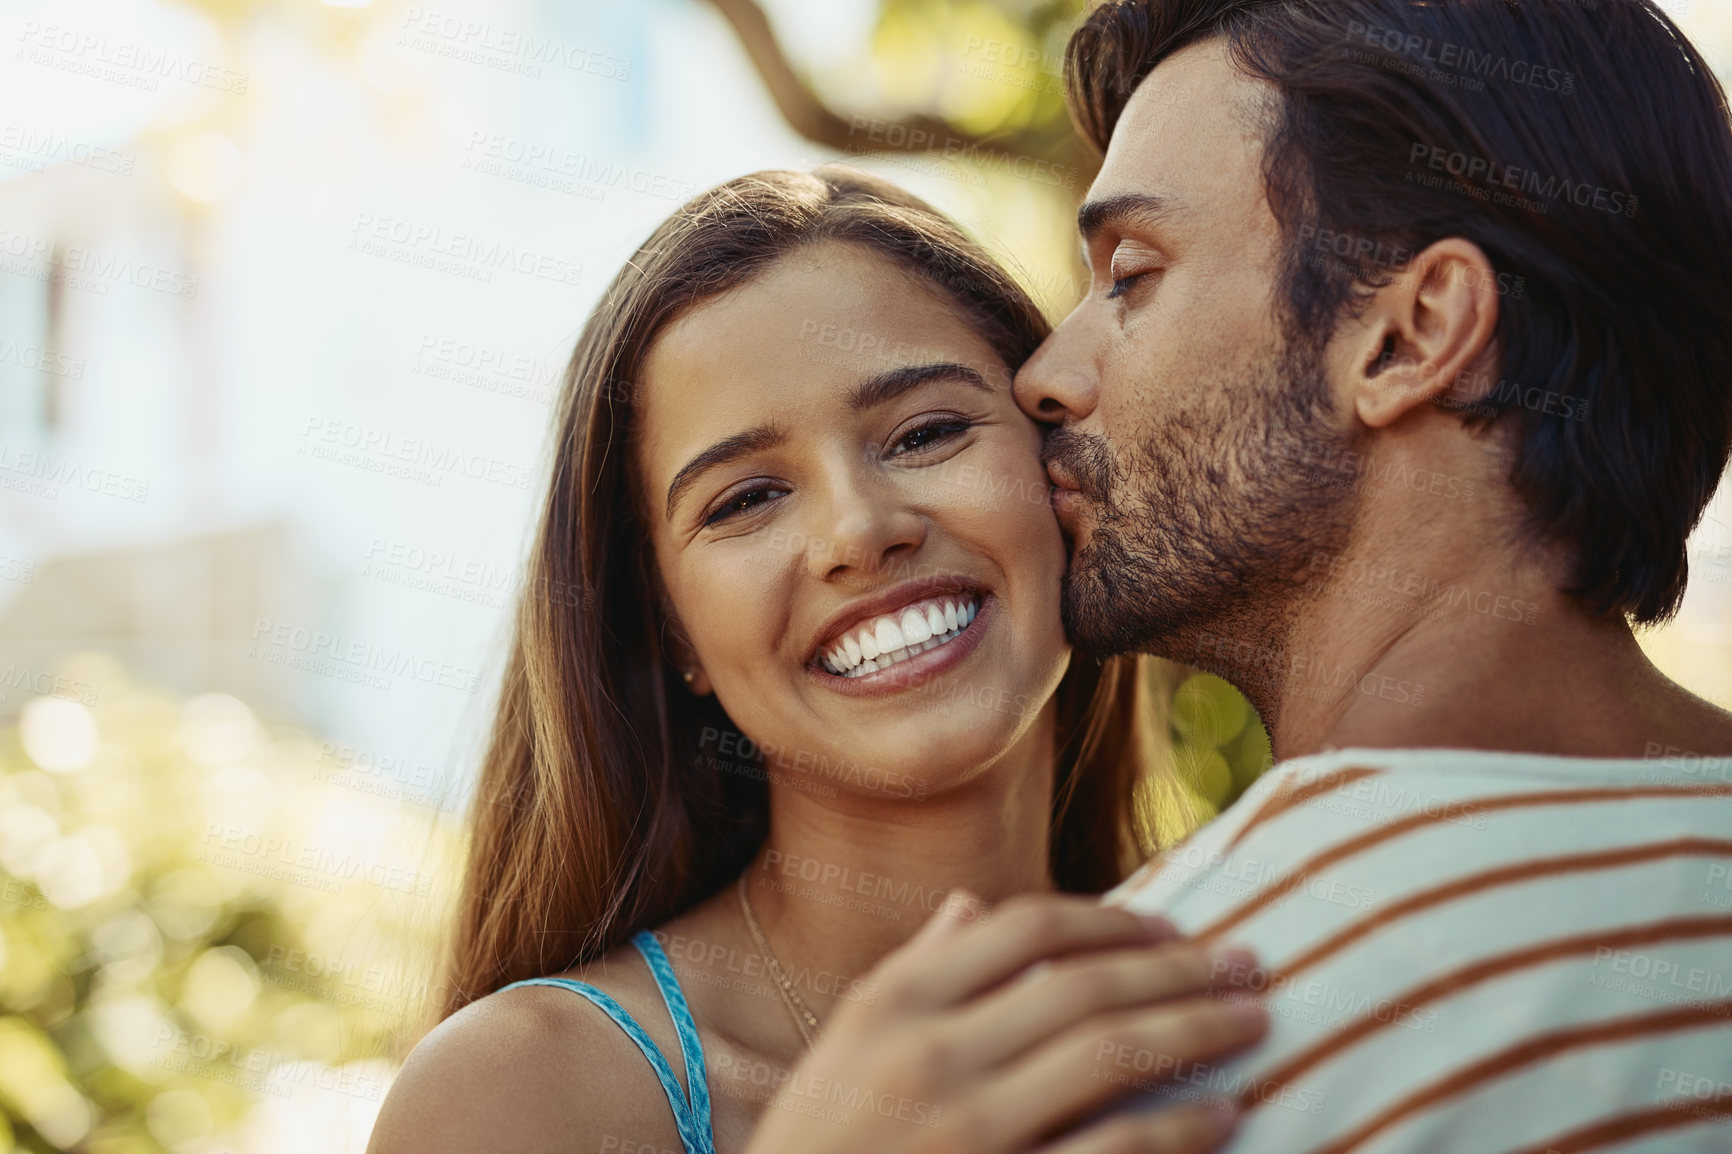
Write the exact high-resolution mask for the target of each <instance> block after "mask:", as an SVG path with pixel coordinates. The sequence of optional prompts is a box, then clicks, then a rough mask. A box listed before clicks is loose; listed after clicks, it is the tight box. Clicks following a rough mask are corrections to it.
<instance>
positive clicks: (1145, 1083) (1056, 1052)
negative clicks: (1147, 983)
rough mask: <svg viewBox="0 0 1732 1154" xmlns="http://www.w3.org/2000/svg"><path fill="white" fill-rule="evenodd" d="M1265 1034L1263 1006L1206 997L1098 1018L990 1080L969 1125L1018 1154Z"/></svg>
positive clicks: (990, 1144) (971, 1109) (989, 1144)
mask: <svg viewBox="0 0 1732 1154" xmlns="http://www.w3.org/2000/svg"><path fill="white" fill-rule="evenodd" d="M1267 1029H1268V1017H1267V1014H1266V1012H1265V1011H1264V1010H1263V1008H1262V1006H1261V1004H1259V1003H1256V1002H1227V1001H1223V1000H1221V999H1219V998H1209V997H1200V998H1188V999H1185V1000H1184V1001H1179V1002H1170V1003H1167V1004H1165V1005H1163V1006H1160V1007H1159V1008H1156V1009H1152V1010H1139V1011H1134V1012H1130V1013H1122V1012H1121V1013H1118V1014H1108V1015H1102V1016H1100V1017H1097V1018H1093V1019H1090V1020H1088V1021H1085V1022H1081V1023H1079V1024H1077V1025H1076V1026H1074V1027H1072V1028H1071V1029H1070V1030H1068V1031H1066V1032H1065V1034H1063V1035H1061V1036H1060V1037H1058V1038H1055V1039H1053V1040H1052V1041H1051V1042H1049V1043H1048V1044H1046V1045H1044V1046H1039V1047H1036V1048H1035V1049H1034V1050H1033V1051H1032V1052H1031V1053H1030V1054H1029V1055H1028V1056H1026V1057H1024V1058H1022V1059H1021V1060H1020V1061H1018V1062H1015V1063H1013V1064H1012V1065H1011V1066H1010V1067H1009V1068H1007V1069H1006V1070H1005V1071H1003V1073H1002V1074H1000V1075H998V1076H995V1077H993V1078H992V1079H991V1080H990V1082H988V1083H987V1084H986V1085H984V1086H983V1087H982V1089H981V1091H980V1092H979V1093H978V1094H976V1095H974V1096H973V1097H972V1098H971V1099H970V1101H969V1103H968V1106H967V1107H966V1109H967V1110H968V1116H969V1117H970V1119H971V1121H973V1122H974V1123H975V1124H978V1125H982V1126H985V1127H988V1128H989V1131H990V1135H989V1138H990V1140H988V1141H986V1142H984V1143H982V1145H983V1146H984V1147H985V1148H987V1149H994V1150H997V1149H1016V1148H1019V1144H1026V1143H1029V1142H1032V1141H1034V1140H1036V1139H1037V1138H1039V1137H1040V1136H1041V1135H1043V1134H1050V1133H1052V1132H1053V1131H1054V1130H1055V1129H1057V1128H1059V1127H1062V1126H1066V1125H1074V1124H1075V1123H1077V1122H1078V1121H1080V1120H1082V1119H1084V1118H1086V1117H1088V1116H1089V1115H1090V1114H1092V1113H1094V1112H1095V1111H1096V1110H1099V1109H1100V1108H1101V1107H1103V1106H1105V1105H1107V1104H1109V1103H1111V1102H1113V1101H1116V1100H1118V1099H1120V1098H1124V1097H1127V1096H1134V1095H1136V1094H1140V1093H1143V1092H1145V1091H1147V1090H1151V1089H1153V1088H1154V1087H1156V1086H1158V1085H1159V1084H1160V1083H1162V1082H1164V1081H1166V1080H1167V1079H1169V1078H1172V1077H1173V1076H1175V1075H1188V1074H1189V1073H1191V1072H1193V1071H1194V1070H1195V1067H1196V1064H1197V1063H1199V1062H1205V1061H1214V1060H1218V1059H1221V1058H1224V1057H1226V1056H1228V1055H1230V1054H1232V1053H1234V1052H1236V1051H1238V1050H1241V1049H1243V1048H1244V1047H1246V1046H1249V1045H1251V1044H1252V1043H1253V1042H1256V1041H1257V1040H1258V1039H1259V1038H1261V1037H1262V1036H1263V1034H1264V1032H1265V1031H1266V1030H1267Z"/></svg>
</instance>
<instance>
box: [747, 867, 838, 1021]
mask: <svg viewBox="0 0 1732 1154" xmlns="http://www.w3.org/2000/svg"><path fill="white" fill-rule="evenodd" d="M739 890H740V912H741V913H743V914H745V915H746V928H747V929H748V930H750V931H752V940H753V941H754V942H756V943H757V944H758V952H759V953H761V954H763V955H764V961H765V962H766V963H767V964H768V965H769V967H770V975H771V976H772V977H774V978H775V979H776V990H777V992H778V993H780V994H781V995H782V1004H783V1005H784V1006H786V1007H788V1013H789V1014H790V1015H791V1016H792V1017H793V1019H794V1028H795V1029H797V1030H799V1031H800V1037H801V1038H802V1039H804V1040H805V1043H806V1049H808V1050H810V1049H811V1048H812V1047H813V1046H814V1045H815V1044H816V1039H817V1037H819V1036H822V1034H823V1033H824V1028H823V1027H822V1026H821V1025H819V1024H818V1015H817V1014H814V1013H813V1012H812V1007H810V1006H808V1005H807V1004H806V999H804V998H802V997H801V996H800V993H799V991H798V990H796V989H794V983H793V981H792V980H791V979H790V978H789V977H788V973H787V971H786V970H784V969H782V963H780V962H778V961H777V960H776V955H775V952H774V951H773V950H771V949H770V942H769V939H768V938H766V937H764V928H763V927H762V926H760V925H759V924H758V919H757V917H755V916H754V915H753V913H752V899H751V898H749V897H747V896H746V875H745V874H741V875H740V886H739Z"/></svg>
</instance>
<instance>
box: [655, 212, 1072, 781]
mask: <svg viewBox="0 0 1732 1154" xmlns="http://www.w3.org/2000/svg"><path fill="white" fill-rule="evenodd" d="M641 385H642V389H641V393H640V396H641V400H640V405H641V407H640V410H639V413H640V417H639V420H640V425H639V434H640V435H639V445H638V467H639V468H640V469H641V470H642V476H643V479H644V481H645V483H646V489H645V491H646V493H647V494H648V497H647V503H648V505H649V507H650V509H651V515H650V521H651V524H652V526H653V528H652V532H651V535H652V538H653V546H654V549H655V559H656V562H657V564H658V565H659V566H660V569H661V573H662V576H663V580H664V581H665V583H666V586H667V590H668V593H669V595H670V597H671V599H672V603H673V608H674V611H675V612H676V613H677V614H678V617H679V620H680V623H681V624H682V626H683V627H684V631H685V634H686V637H687V638H688V639H689V640H690V642H691V645H692V651H693V656H694V657H695V664H696V667H697V669H698V671H699V675H698V677H697V678H696V679H695V680H694V683H693V684H694V688H695V689H697V690H699V691H703V690H704V689H706V688H710V689H713V691H714V692H715V694H716V696H717V698H718V699H719V700H720V701H721V704H722V706H723V707H724V708H725V709H726V710H727V711H728V715H729V716H730V717H731V718H732V719H733V720H734V722H735V723H736V724H737V725H739V727H740V729H741V731H742V732H743V733H744V734H745V735H746V736H748V737H749V738H750V739H751V740H752V741H753V742H754V743H756V744H758V745H761V746H764V747H765V748H766V751H767V754H768V755H769V757H770V763H769V766H768V768H769V769H770V770H771V771H772V772H773V773H774V772H780V773H784V774H787V775H788V776H790V777H792V776H793V775H795V774H805V773H810V774H811V775H812V777H813V779H814V780H816V779H819V778H822V779H823V780H824V781H825V782H826V783H827V784H831V785H834V786H835V787H836V788H837V789H838V790H845V791H853V790H860V789H864V790H868V791H870V790H879V791H886V792H889V793H891V794H892V795H895V796H909V794H910V791H911V789H912V790H913V791H914V792H918V793H924V792H927V791H933V792H936V791H938V790H942V789H944V788H946V787H948V786H950V785H954V784H957V783H958V782H960V781H962V780H965V779H966V777H967V776H968V775H970V774H972V773H973V772H975V771H977V770H979V769H980V768H981V767H983V766H985V765H988V764H989V763H991V762H993V761H995V760H996V759H997V758H999V757H1000V756H1002V755H1003V754H1004V753H1005V752H1006V751H1007V750H1009V749H1010V748H1011V747H1012V746H1013V745H1014V744H1015V743H1016V741H1017V740H1018V739H1019V738H1021V737H1023V736H1024V735H1025V734H1026V733H1027V732H1028V730H1029V727H1030V726H1031V725H1032V723H1033V721H1034V720H1035V718H1036V716H1037V715H1038V713H1039V712H1040V709H1041V708H1042V706H1043V705H1045V703H1046V702H1047V701H1048V700H1049V699H1050V697H1051V696H1052V694H1053V692H1054V690H1055V689H1056V688H1057V686H1058V682H1059V680H1060V678H1061V677H1062V676H1063V674H1064V670H1065V666H1066V663H1067V661H1068V660H1069V649H1068V648H1067V646H1066V643H1065V640H1064V635H1063V632H1062V628H1061V626H1060V622H1059V588H1060V579H1061V577H1062V576H1063V572H1064V566H1065V551H1064V543H1063V539H1062V537H1061V536H1060V532H1059V528H1058V523H1057V521H1056V520H1055V519H1054V517H1053V513H1052V509H1051V506H1050V504H1049V501H1048V488H1047V478H1046V473H1045V471H1044V470H1043V469H1042V467H1041V464H1040V445H1041V436H1040V432H1039V429H1038V427H1037V426H1035V425H1034V424H1033V423H1031V422H1030V421H1029V420H1028V419H1027V418H1025V417H1024V416H1023V415H1022V414H1021V412H1020V411H1019V410H1018V409H1017V407H1016V401H1015V399H1014V398H1013V397H1012V395H1011V390H1010V373H1009V371H1008V370H1007V367H1006V366H1005V364H1004V362H1003V361H1002V360H1000V359H999V357H998V355H997V354H996V353H995V352H994V351H993V349H992V347H991V346H990V345H989V344H988V343H987V341H986V340H985V339H984V338H983V337H981V336H980V335H979V334H978V333H976V332H975V331H974V330H973V328H971V327H970V325H969V323H968V322H967V321H966V320H965V319H964V318H963V316H962V315H960V314H959V312H958V311H957V309H956V307H955V306H954V305H953V304H952V303H950V302H949V301H948V300H947V299H946V298H945V297H944V296H943V295H941V294H940V293H939V292H938V290H936V289H934V288H931V287H929V286H928V285H927V283H926V282H925V281H923V280H921V279H919V278H918V277H916V276H914V275H913V274H911V273H909V272H906V271H904V270H903V269H902V268H901V267H899V266H898V265H896V264H895V263H893V262H892V261H890V260H889V259H887V258H885V257H882V256H879V255H877V254H875V253H872V252H871V251H869V250H867V249H864V248H861V247H858V246H854V245H846V244H835V243H832V244H824V245H818V246H813V247H809V248H805V249H801V250H799V251H797V252H795V253H793V254H791V255H789V256H787V257H785V258H783V259H781V260H780V261H778V262H777V263H776V264H774V265H773V266H772V267H771V268H769V269H768V270H767V271H765V272H764V273H762V274H760V275H759V276H758V277H756V278H755V279H753V280H752V281H750V282H749V283H747V284H746V285H745V286H744V287H742V288H740V289H738V290H736V291H734V292H732V293H728V294H725V295H723V296H722V297H719V298H717V299H715V300H713V301H710V302H707V303H705V304H703V305H701V306H699V307H697V308H696V309H693V310H692V311H691V312H689V313H687V314H685V315H684V316H683V317H681V318H680V319H679V320H677V321H676V322H675V323H673V324H672V325H670V326H669V327H668V328H667V329H666V330H665V331H664V332H663V333H662V334H661V335H660V337H659V338H658V339H657V341H656V343H655V345H654V347H653V348H652V349H651V351H650V355H649V357H648V358H647V360H646V362H645V365H644V369H643V373H642V381H641ZM709 752H711V753H715V752H717V751H716V750H714V749H712V750H710V751H709ZM722 752H724V753H725V752H729V751H722Z"/></svg>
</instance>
